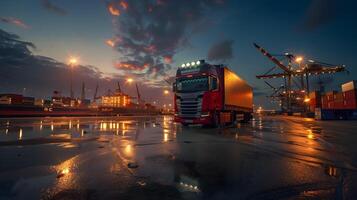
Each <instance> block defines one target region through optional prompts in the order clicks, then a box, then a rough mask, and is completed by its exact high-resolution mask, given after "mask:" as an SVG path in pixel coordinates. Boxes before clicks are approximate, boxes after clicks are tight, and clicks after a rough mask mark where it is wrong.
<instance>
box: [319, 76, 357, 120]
mask: <svg viewBox="0 0 357 200" xmlns="http://www.w3.org/2000/svg"><path fill="white" fill-rule="evenodd" d="M356 86H357V82H356V81H350V82H348V83H345V84H342V86H341V87H342V92H337V91H331V92H326V94H325V95H322V96H321V107H320V108H319V107H317V106H316V107H315V118H316V119H322V120H334V119H344V120H349V119H357V87H356Z"/></svg>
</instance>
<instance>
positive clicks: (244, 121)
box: [241, 113, 252, 123]
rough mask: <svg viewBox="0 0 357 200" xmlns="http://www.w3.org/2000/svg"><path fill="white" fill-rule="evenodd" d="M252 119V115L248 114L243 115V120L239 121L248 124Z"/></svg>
mask: <svg viewBox="0 0 357 200" xmlns="http://www.w3.org/2000/svg"><path fill="white" fill-rule="evenodd" d="M250 119H252V114H250V113H244V118H243V120H242V121H241V122H242V123H248V122H249V121H250Z"/></svg>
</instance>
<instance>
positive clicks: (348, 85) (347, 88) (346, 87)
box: [341, 80, 357, 92]
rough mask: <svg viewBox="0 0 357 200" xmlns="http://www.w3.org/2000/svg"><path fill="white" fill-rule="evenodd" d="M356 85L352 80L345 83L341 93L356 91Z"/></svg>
mask: <svg viewBox="0 0 357 200" xmlns="http://www.w3.org/2000/svg"><path fill="white" fill-rule="evenodd" d="M356 83H357V81H355V80H353V81H350V82H348V83H345V84H342V86H341V87H342V92H347V91H350V90H356V89H357V88H356Z"/></svg>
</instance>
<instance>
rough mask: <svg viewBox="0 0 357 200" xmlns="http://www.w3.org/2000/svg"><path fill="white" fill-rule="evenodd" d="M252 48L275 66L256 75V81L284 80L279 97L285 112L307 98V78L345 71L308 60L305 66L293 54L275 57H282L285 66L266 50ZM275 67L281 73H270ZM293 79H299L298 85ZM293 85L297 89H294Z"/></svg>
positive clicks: (336, 66)
mask: <svg viewBox="0 0 357 200" xmlns="http://www.w3.org/2000/svg"><path fill="white" fill-rule="evenodd" d="M254 47H255V48H257V49H258V50H259V51H260V52H261V53H262V54H263V55H264V56H266V57H267V58H268V59H269V60H271V61H272V62H273V63H274V64H275V65H276V66H274V67H273V68H271V69H269V70H268V71H267V72H266V73H265V74H263V75H258V76H256V77H257V78H258V79H275V78H283V79H284V89H285V91H284V92H283V95H281V102H282V104H286V110H283V111H286V112H292V111H293V110H292V106H291V105H292V102H293V101H296V100H300V99H304V98H305V97H308V94H309V92H310V86H309V76H311V75H321V74H332V73H336V72H343V71H346V69H345V66H344V65H331V64H328V63H323V62H318V61H313V60H309V62H308V63H306V64H301V61H302V59H301V58H299V57H296V56H294V55H293V54H289V53H285V54H283V55H277V56H283V58H284V59H286V60H287V65H285V64H284V63H283V61H280V60H278V59H277V58H276V57H275V56H273V55H272V54H270V53H269V52H268V51H267V50H265V49H264V48H262V47H260V46H259V45H257V44H256V43H254ZM296 65H297V66H296ZM277 67H278V68H280V69H282V70H283V71H282V72H278V73H271V72H272V71H273V70H275V69H276V68H277ZM304 77H305V80H304ZM295 78H299V79H300V84H299V83H297V82H296V80H295ZM305 82H306V84H305ZM266 83H267V82H266ZM293 83H294V84H295V85H296V86H297V87H298V88H299V89H294V87H293ZM270 86H271V85H270ZM301 95H304V98H301ZM282 108H283V107H282Z"/></svg>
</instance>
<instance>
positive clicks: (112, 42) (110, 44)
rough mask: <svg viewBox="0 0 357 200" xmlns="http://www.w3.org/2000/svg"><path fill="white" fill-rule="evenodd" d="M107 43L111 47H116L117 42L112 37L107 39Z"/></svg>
mask: <svg viewBox="0 0 357 200" xmlns="http://www.w3.org/2000/svg"><path fill="white" fill-rule="evenodd" d="M105 43H106V44H107V45H108V46H111V47H114V46H115V42H114V41H113V40H111V39H108V40H106V41H105Z"/></svg>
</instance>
